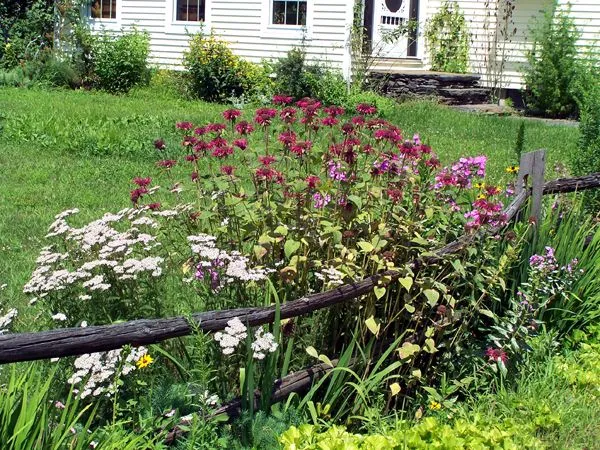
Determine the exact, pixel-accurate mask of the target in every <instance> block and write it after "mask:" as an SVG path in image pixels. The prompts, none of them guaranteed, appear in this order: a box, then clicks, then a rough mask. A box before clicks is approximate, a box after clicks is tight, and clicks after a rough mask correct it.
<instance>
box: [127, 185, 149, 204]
mask: <svg viewBox="0 0 600 450" xmlns="http://www.w3.org/2000/svg"><path fill="white" fill-rule="evenodd" d="M147 193H148V189H146V188H145V187H139V188H137V189H134V190H133V191H131V193H130V195H129V197H130V198H131V202H132V203H133V204H134V205H136V204H137V202H138V201H139V199H140V198H142V197H143V196H144V195H145V194H147Z"/></svg>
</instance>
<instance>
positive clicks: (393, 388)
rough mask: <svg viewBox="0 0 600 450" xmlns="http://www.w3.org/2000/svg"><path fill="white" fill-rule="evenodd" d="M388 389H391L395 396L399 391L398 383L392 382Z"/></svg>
mask: <svg viewBox="0 0 600 450" xmlns="http://www.w3.org/2000/svg"><path fill="white" fill-rule="evenodd" d="M390 391H392V396H396V395H398V394H399V393H400V385H399V384H398V383H392V384H391V385H390Z"/></svg>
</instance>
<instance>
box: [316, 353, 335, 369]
mask: <svg viewBox="0 0 600 450" xmlns="http://www.w3.org/2000/svg"><path fill="white" fill-rule="evenodd" d="M319 361H322V362H324V363H325V364H327V365H328V366H329V367H333V364H332V363H331V360H330V359H329V358H328V357H327V356H325V355H319Z"/></svg>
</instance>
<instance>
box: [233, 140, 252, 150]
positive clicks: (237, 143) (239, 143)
mask: <svg viewBox="0 0 600 450" xmlns="http://www.w3.org/2000/svg"><path fill="white" fill-rule="evenodd" d="M233 145H235V146H236V147H237V148H239V149H240V150H246V149H247V148H248V141H247V140H246V139H236V140H235V141H233Z"/></svg>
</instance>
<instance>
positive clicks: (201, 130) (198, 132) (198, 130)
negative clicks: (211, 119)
mask: <svg viewBox="0 0 600 450" xmlns="http://www.w3.org/2000/svg"><path fill="white" fill-rule="evenodd" d="M207 131H208V130H207V129H206V127H198V128H196V129H195V130H194V134H195V135H196V136H204V135H205V134H206V133H207Z"/></svg>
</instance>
